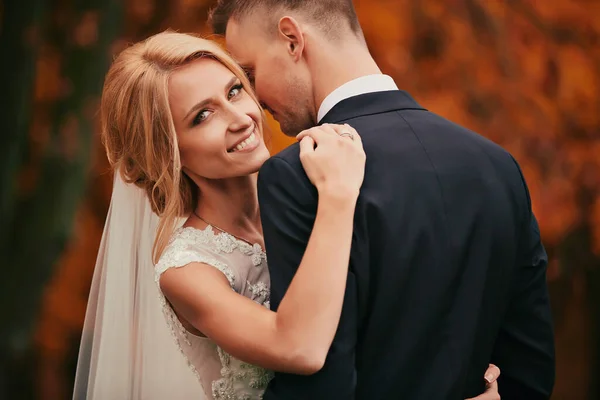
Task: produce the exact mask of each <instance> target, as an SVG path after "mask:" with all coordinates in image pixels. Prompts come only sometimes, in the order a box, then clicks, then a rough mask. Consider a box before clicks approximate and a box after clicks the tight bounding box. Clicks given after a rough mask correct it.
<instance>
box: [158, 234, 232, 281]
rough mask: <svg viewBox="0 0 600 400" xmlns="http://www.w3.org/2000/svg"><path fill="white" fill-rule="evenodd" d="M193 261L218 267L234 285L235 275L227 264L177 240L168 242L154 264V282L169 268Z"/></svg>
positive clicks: (182, 265)
mask: <svg viewBox="0 0 600 400" xmlns="http://www.w3.org/2000/svg"><path fill="white" fill-rule="evenodd" d="M193 262H198V263H203V264H207V265H210V266H212V267H214V268H216V269H218V270H219V271H221V273H222V274H223V275H225V277H226V278H227V280H228V281H229V285H230V286H231V288H232V289H233V288H234V287H235V286H234V285H235V275H234V274H233V271H232V270H231V269H230V268H229V266H228V265H227V264H225V263H223V262H221V261H218V260H216V259H215V258H214V257H212V256H211V255H210V254H205V252H202V251H200V250H199V249H195V248H192V247H191V246H190V245H188V244H187V243H185V242H183V241H178V240H175V241H173V242H172V243H171V244H169V246H168V247H167V248H166V250H165V252H164V253H163V255H162V256H161V258H160V260H159V261H158V264H156V267H155V275H156V282H157V283H158V281H159V279H160V276H161V275H162V274H163V273H164V272H165V271H166V270H168V269H169V268H179V267H184V266H186V265H188V264H190V263H193Z"/></svg>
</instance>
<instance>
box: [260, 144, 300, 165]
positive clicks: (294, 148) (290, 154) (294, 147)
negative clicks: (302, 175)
mask: <svg viewBox="0 0 600 400" xmlns="http://www.w3.org/2000/svg"><path fill="white" fill-rule="evenodd" d="M277 162H285V163H286V164H288V165H289V166H290V167H291V168H292V169H296V168H299V169H303V168H302V163H301V162H300V145H299V144H298V143H293V144H291V145H290V146H288V147H286V148H285V149H283V150H281V151H280V152H279V153H277V154H275V155H273V156H272V157H271V158H270V159H268V160H267V162H266V163H265V164H267V165H268V164H272V163H277Z"/></svg>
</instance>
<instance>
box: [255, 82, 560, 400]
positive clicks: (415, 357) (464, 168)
mask: <svg viewBox="0 0 600 400" xmlns="http://www.w3.org/2000/svg"><path fill="white" fill-rule="evenodd" d="M322 122H328V123H348V124H350V125H351V126H353V127H354V128H355V129H356V130H357V131H358V132H359V133H360V135H361V137H362V140H363V143H364V148H365V152H366V154H367V163H366V172H365V180H364V184H363V186H362V189H361V193H360V196H359V199H358V203H357V207H356V213H355V220H354V233H353V242H352V250H351V256H350V271H349V273H348V279H347V288H346V294H345V298H344V306H343V310H342V317H341V320H340V324H339V328H338V331H337V333H336V336H335V339H334V342H333V345H332V347H331V349H330V351H329V354H328V357H327V360H326V363H325V366H324V368H323V369H322V370H321V371H320V372H318V373H317V374H314V375H312V376H297V375H290V374H283V373H278V374H276V375H275V378H274V379H273V381H272V382H271V384H270V385H269V388H268V390H267V392H266V393H265V400H272V399H281V400H294V399H303V400H304V399H306V400H316V399H328V400H329V399H361V400H362V399H369V400H375V399H377V400H379V399H382V400H387V399H403V400H411V399H415V400H417V399H419V400H420V399H423V400H432V399H449V400H453V399H456V400H459V399H464V398H467V397H471V396H475V395H477V394H480V393H482V392H483V390H484V381H483V374H484V371H485V370H486V368H487V365H488V363H489V362H492V363H494V364H496V365H498V366H499V367H500V368H501V370H502V375H501V378H500V380H499V385H500V391H501V395H502V398H503V399H528V400H535V399H547V398H549V397H550V393H551V391H552V387H553V384H554V341H553V328H552V323H551V312H550V305H549V299H548V291H547V286H546V265H547V256H546V253H545V250H544V247H543V245H542V243H541V240H540V233H539V229H538V224H537V222H536V219H535V217H534V215H533V213H532V211H531V201H530V197H529V192H528V189H527V185H526V183H525V180H524V179H523V175H522V173H521V171H520V169H519V166H518V164H517V162H516V161H515V160H514V159H513V157H512V156H511V155H510V154H509V153H508V152H506V151H505V150H503V149H502V148H501V147H499V146H497V145H496V144H494V143H492V142H491V141H489V140H487V139H485V138H483V137H482V136H479V135H478V134H476V133H474V132H471V131H469V130H467V129H465V128H464V127H461V126H459V125H456V124H454V123H452V122H450V121H448V120H446V119H444V118H442V117H440V116H438V115H436V114H434V113H431V112H429V111H427V110H425V109H424V108H422V107H421V106H420V105H419V104H417V103H416V102H415V101H414V100H413V99H412V98H411V97H410V95H409V94H408V93H406V92H403V91H388V92H377V93H370V94H364V95H360V96H355V97H352V98H349V99H346V100H344V101H342V102H340V103H339V104H337V105H336V106H335V107H334V108H333V109H332V110H331V111H330V112H329V113H328V114H327V115H326V116H325V118H324V119H323V121H322ZM258 190H259V191H258V194H259V201H260V210H261V218H262V222H263V229H264V235H265V243H266V249H267V254H268V261H269V270H270V273H271V285H272V287H271V307H272V309H274V310H277V307H278V305H279V303H280V301H281V299H282V297H283V296H284V294H285V292H286V290H287V288H288V286H289V284H290V282H291V280H292V277H293V276H294V273H295V272H296V270H297V268H298V266H299V265H300V261H301V259H302V255H303V253H304V250H305V248H306V244H307V242H308V239H309V236H310V234H311V230H312V226H313V224H314V220H315V213H316V208H317V202H318V193H317V191H316V189H315V187H314V186H313V185H312V184H311V183H310V181H309V179H308V178H307V176H306V174H305V173H304V170H303V168H302V165H301V163H300V160H299V146H298V145H297V144H294V145H292V146H290V147H288V148H287V149H285V150H284V151H282V152H281V153H279V154H277V155H275V156H274V157H272V158H271V159H270V160H268V161H267V162H266V163H265V164H264V166H263V167H262V168H261V170H260V173H259V179H258ZM323 268H327V265H323Z"/></svg>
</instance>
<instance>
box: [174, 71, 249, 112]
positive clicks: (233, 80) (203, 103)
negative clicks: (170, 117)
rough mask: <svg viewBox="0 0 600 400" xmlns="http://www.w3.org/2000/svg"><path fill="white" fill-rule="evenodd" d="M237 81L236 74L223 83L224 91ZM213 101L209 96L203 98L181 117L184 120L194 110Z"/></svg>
mask: <svg viewBox="0 0 600 400" xmlns="http://www.w3.org/2000/svg"><path fill="white" fill-rule="evenodd" d="M237 81H239V78H238V77H237V76H234V77H232V78H231V79H230V80H229V82H227V85H225V92H227V91H229V89H231V87H232V86H233V85H234V84H235V83H236V82H237ZM213 101H214V98H213V97H209V98H208V99H204V100H202V101H200V102H198V103H196V104H195V105H194V106H193V107H192V108H190V110H189V111H188V112H187V114H185V117H183V120H184V121H186V120H187V119H188V118H189V116H190V115H191V114H193V113H194V112H195V111H198V110H200V109H201V108H203V107H205V106H207V105H208V104H210V103H212V102H213Z"/></svg>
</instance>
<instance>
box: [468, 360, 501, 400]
mask: <svg viewBox="0 0 600 400" xmlns="http://www.w3.org/2000/svg"><path fill="white" fill-rule="evenodd" d="M484 377H485V380H486V381H487V383H486V385H485V388H486V389H485V392H484V393H483V394H480V395H479V396H477V397H472V398H470V399H466V400H500V393H499V392H498V378H499V377H500V368H498V367H496V366H495V365H494V364H490V365H489V366H488V369H487V371H485V375H484Z"/></svg>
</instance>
